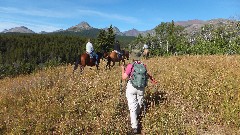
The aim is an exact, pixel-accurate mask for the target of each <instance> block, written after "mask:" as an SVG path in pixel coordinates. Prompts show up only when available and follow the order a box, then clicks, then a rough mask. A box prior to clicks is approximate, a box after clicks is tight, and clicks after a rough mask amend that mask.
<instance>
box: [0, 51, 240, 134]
mask: <svg viewBox="0 0 240 135" xmlns="http://www.w3.org/2000/svg"><path fill="white" fill-rule="evenodd" d="M128 62H129V61H128ZM144 62H145V63H146V64H147V67H148V69H149V71H151V73H152V74H153V76H154V77H155V78H156V80H157V81H158V84H157V85H156V86H153V85H152V84H150V83H149V86H148V87H147V88H146V95H145V96H146V99H147V101H146V102H147V105H148V107H147V112H146V115H145V116H144V117H143V118H142V132H144V133H145V134H240V56H222V55H221V56H171V57H157V58H150V59H149V60H144ZM105 64H106V63H105V62H102V63H101V64H100V70H99V71H96V69H95V67H93V68H92V69H90V68H89V67H86V68H85V70H84V73H83V74H82V75H81V74H80V73H79V69H78V70H77V71H76V72H75V73H74V76H73V74H72V69H73V67H72V66H71V65H66V66H61V67H57V68H49V69H44V70H43V71H39V72H36V73H33V74H31V75H28V76H19V77H16V78H5V79H2V80H0V108H1V109H0V134H94V135H95V134H127V133H128V131H129V130H130V122H129V112H128V110H127V105H126V98H125V93H122V94H121V93H120V79H121V73H120V71H121V70H120V67H119V66H118V65H116V66H115V67H113V68H112V70H111V71H109V70H105V69H104V68H105V67H104V66H105ZM125 83H126V82H123V86H125Z"/></svg>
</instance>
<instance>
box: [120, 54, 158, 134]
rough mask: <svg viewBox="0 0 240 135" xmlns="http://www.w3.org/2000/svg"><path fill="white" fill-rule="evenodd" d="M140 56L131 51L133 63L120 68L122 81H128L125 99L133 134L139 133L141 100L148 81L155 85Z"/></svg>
mask: <svg viewBox="0 0 240 135" xmlns="http://www.w3.org/2000/svg"><path fill="white" fill-rule="evenodd" d="M140 56H141V51H140V50H133V51H132V53H131V55H130V58H131V59H132V61H133V62H132V63H130V64H128V65H127V67H126V69H125V67H124V66H121V69H122V79H123V80H127V79H128V82H127V87H126V97H127V101H128V109H129V111H130V120H131V127H132V130H133V133H135V134H138V133H140V129H139V126H138V125H139V120H138V117H139V115H140V113H141V111H140V110H141V109H142V107H143V104H144V99H143V98H144V93H145V87H146V86H147V82H148V79H150V80H151V82H152V83H153V84H156V83H157V82H156V80H155V79H153V77H152V76H151V75H150V73H149V72H148V71H147V68H146V65H145V64H143V63H142V62H141V61H140Z"/></svg>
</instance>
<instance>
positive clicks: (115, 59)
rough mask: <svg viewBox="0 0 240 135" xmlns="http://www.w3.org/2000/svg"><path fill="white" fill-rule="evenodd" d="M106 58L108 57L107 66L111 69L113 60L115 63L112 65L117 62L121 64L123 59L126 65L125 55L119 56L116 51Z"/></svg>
mask: <svg viewBox="0 0 240 135" xmlns="http://www.w3.org/2000/svg"><path fill="white" fill-rule="evenodd" d="M106 58H107V65H106V68H107V67H108V68H109V69H110V65H111V62H113V65H111V66H112V67H113V66H114V65H115V62H119V66H120V62H121V61H122V62H123V64H124V65H125V57H124V56H122V57H121V58H118V54H117V53H116V52H115V51H112V52H110V53H109V54H108V56H107V57H106Z"/></svg>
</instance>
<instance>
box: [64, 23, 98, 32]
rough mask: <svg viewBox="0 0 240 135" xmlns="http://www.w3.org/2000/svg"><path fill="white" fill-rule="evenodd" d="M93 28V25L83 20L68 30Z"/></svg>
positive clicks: (76, 30) (75, 30)
mask: <svg viewBox="0 0 240 135" xmlns="http://www.w3.org/2000/svg"><path fill="white" fill-rule="evenodd" d="M92 28H93V27H91V26H90V25H89V24H88V23H87V22H85V21H82V22H81V23H79V24H78V25H75V26H72V27H70V28H68V29H67V31H74V32H78V31H82V30H89V29H92Z"/></svg>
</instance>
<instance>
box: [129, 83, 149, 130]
mask: <svg viewBox="0 0 240 135" xmlns="http://www.w3.org/2000/svg"><path fill="white" fill-rule="evenodd" d="M144 91H145V88H137V89H136V88H134V87H133V86H132V84H131V82H130V81H128V83H127V89H126V97H127V101H128V109H129V111H130V118H131V126H132V128H138V119H137V117H138V115H139V113H140V109H141V108H142V107H143V101H144V99H143V96H144Z"/></svg>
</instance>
